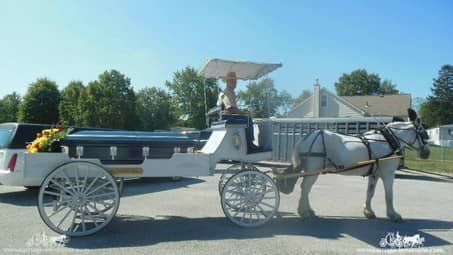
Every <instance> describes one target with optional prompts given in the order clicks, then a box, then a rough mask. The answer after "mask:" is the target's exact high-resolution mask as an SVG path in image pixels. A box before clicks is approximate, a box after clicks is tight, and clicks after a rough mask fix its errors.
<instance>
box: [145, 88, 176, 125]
mask: <svg viewBox="0 0 453 255" xmlns="http://www.w3.org/2000/svg"><path fill="white" fill-rule="evenodd" d="M136 103H137V108H136V109H137V117H138V119H139V123H140V126H139V129H141V130H155V129H168V128H169V127H170V125H172V124H173V123H174V116H173V112H172V104H171V103H172V102H171V96H170V94H168V93H167V92H166V91H165V90H163V89H159V88H156V87H151V88H144V89H141V90H140V91H139V92H138V93H137V99H136Z"/></svg>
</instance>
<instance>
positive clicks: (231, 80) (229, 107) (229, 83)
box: [217, 72, 257, 150]
mask: <svg viewBox="0 0 453 255" xmlns="http://www.w3.org/2000/svg"><path fill="white" fill-rule="evenodd" d="M224 81H225V83H226V88H225V90H224V91H223V92H221V93H220V95H219V99H218V101H217V105H223V106H224V109H223V115H222V120H229V119H236V120H245V121H247V128H246V136H247V147H248V148H249V149H252V150H253V149H257V146H256V145H255V144H253V140H254V135H253V121H252V118H251V117H250V116H248V115H246V114H244V113H243V112H241V111H240V110H239V108H238V107H237V105H236V94H235V93H234V90H235V89H236V84H237V78H236V73H235V72H228V73H227V75H226V76H225V78H224Z"/></svg>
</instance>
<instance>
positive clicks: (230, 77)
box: [224, 72, 237, 81]
mask: <svg viewBox="0 0 453 255" xmlns="http://www.w3.org/2000/svg"><path fill="white" fill-rule="evenodd" d="M236 79H237V78H236V73H235V72H228V73H227V75H226V76H225V78H224V80H225V81H228V80H236Z"/></svg>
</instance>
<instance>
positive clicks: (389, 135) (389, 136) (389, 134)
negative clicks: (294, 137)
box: [300, 127, 413, 177]
mask: <svg viewBox="0 0 453 255" xmlns="http://www.w3.org/2000/svg"><path fill="white" fill-rule="evenodd" d="M374 131H375V133H380V134H381V135H382V136H383V137H384V139H385V140H377V139H370V138H367V137H365V136H364V135H348V136H352V137H356V138H359V139H360V141H361V142H362V143H363V144H364V145H365V147H366V149H367V152H368V157H369V160H370V161H372V162H370V163H367V164H366V165H370V167H369V169H368V171H367V173H366V174H365V175H363V177H366V176H370V175H372V176H376V170H377V168H378V167H379V161H380V160H381V159H383V158H387V157H390V156H392V155H398V156H401V155H402V152H401V149H400V148H401V144H400V142H399V141H398V139H396V138H395V134H394V133H393V131H392V130H391V129H389V128H387V127H381V128H379V129H377V130H374ZM312 133H313V132H311V133H309V134H308V135H306V136H305V138H304V140H305V139H307V138H308V137H309V136H310V134H312ZM343 135H346V134H343ZM319 137H321V142H322V148H323V152H313V151H312V149H313V146H314V144H315V142H316V141H317V140H318V138H319ZM370 141H377V142H387V143H388V144H389V146H390V148H391V152H390V153H388V154H387V155H385V156H382V157H376V156H375V155H374V153H373V151H372V150H371V147H370ZM405 143H406V142H405ZM408 144H409V143H408ZM412 144H413V143H412ZM300 156H301V157H320V158H324V162H323V164H324V168H326V165H327V162H328V163H330V164H331V165H332V166H334V168H335V169H337V171H338V172H344V171H349V170H353V169H357V168H361V167H364V165H358V166H353V167H345V166H344V165H337V164H335V163H334V162H333V161H332V159H330V158H329V157H328V155H327V152H326V143H325V139H324V131H323V130H319V132H318V133H317V134H316V136H315V138H314V139H313V141H312V142H311V144H310V147H309V149H308V152H304V153H301V154H300Z"/></svg>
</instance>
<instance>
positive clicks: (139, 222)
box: [0, 166, 453, 255]
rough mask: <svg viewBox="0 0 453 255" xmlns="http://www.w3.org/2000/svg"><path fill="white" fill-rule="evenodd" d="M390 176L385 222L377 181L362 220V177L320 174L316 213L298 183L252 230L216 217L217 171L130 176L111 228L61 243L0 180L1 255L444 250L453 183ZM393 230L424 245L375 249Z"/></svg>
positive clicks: (17, 191)
mask: <svg viewBox="0 0 453 255" xmlns="http://www.w3.org/2000/svg"><path fill="white" fill-rule="evenodd" d="M220 167H221V168H222V167H224V166H220ZM397 177H398V178H397V179H396V180H395V186H394V201H395V208H396V210H397V211H398V212H399V213H400V214H401V215H402V216H403V219H404V221H403V222H402V223H394V222H391V221H389V220H387V219H386V218H385V202H384V201H385V200H384V192H383V187H382V182H380V181H379V183H378V186H377V189H376V194H375V198H374V200H373V208H374V210H375V212H376V215H377V219H372V220H368V219H366V218H365V217H364V216H363V214H362V206H363V203H364V199H365V193H366V185H367V181H366V179H365V178H363V177H347V176H340V175H323V176H320V178H319V179H318V181H317V183H316V184H315V185H314V186H313V189H312V192H311V204H312V207H313V209H314V210H315V211H316V213H317V215H318V216H319V217H318V218H315V219H308V220H305V221H301V220H300V218H299V217H298V215H297V212H296V209H297V203H298V199H299V196H300V188H299V184H300V180H299V181H298V184H297V188H296V189H295V191H294V192H293V193H292V194H290V195H283V194H282V195H281V202H280V209H279V214H278V217H276V218H274V219H273V220H272V221H271V222H269V223H268V224H266V225H264V226H262V227H259V228H253V229H246V228H241V227H238V226H236V225H234V224H232V223H231V222H229V221H228V219H226V218H225V216H224V215H223V211H222V209H221V206H220V197H219V195H218V191H217V182H218V180H219V175H215V176H212V177H200V178H183V179H181V180H180V181H172V180H170V179H153V178H143V179H139V180H131V181H128V182H126V184H125V190H124V194H123V197H122V198H121V204H120V209H119V210H118V213H117V217H116V218H115V219H114V220H113V221H112V223H111V224H110V225H108V226H107V227H106V228H104V229H103V230H101V231H100V232H98V233H96V234H94V235H91V236H87V237H82V238H71V239H69V240H68V241H67V243H65V244H57V243H55V240H57V239H59V238H60V236H59V235H58V234H56V233H54V232H52V231H51V230H50V229H48V228H47V226H46V225H45V224H44V223H43V222H42V221H41V218H40V217H39V214H38V210H37V207H36V204H37V195H38V191H37V190H36V189H35V190H33V189H31V190H27V189H25V188H21V187H8V186H0V254H29V253H32V254H53V253H55V254H65V253H68V254H111V255H114V254H197V255H198V254H210V255H212V254H376V253H378V252H389V253H390V252H397V254H405V253H411V254H412V253H416V254H425V253H433V254H453V245H452V243H453V182H452V181H451V180H450V181H449V180H446V179H439V178H436V177H433V176H426V175H418V174H413V173H407V172H400V173H399V174H398V176H397ZM397 232H398V234H399V235H400V236H414V235H416V234H419V236H420V237H423V238H424V243H423V244H424V246H423V247H422V248H412V249H391V248H386V249H385V250H379V249H380V246H379V241H380V240H381V239H382V238H384V237H385V236H386V235H387V234H388V233H394V234H395V235H396V234H397Z"/></svg>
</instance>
